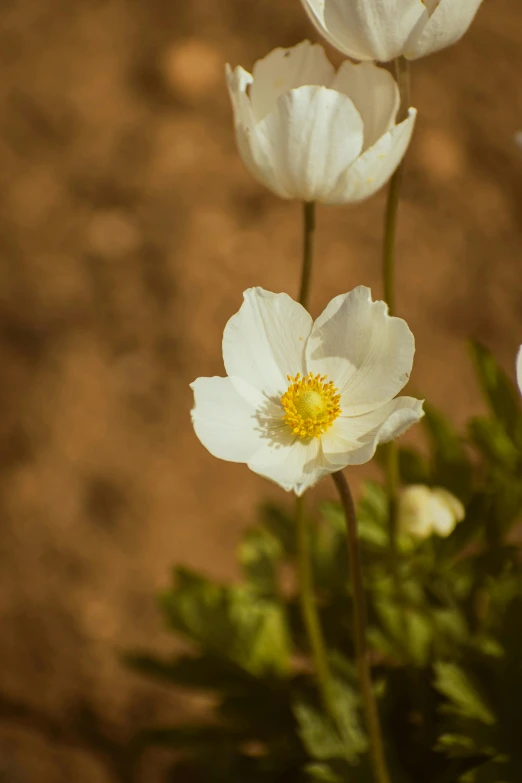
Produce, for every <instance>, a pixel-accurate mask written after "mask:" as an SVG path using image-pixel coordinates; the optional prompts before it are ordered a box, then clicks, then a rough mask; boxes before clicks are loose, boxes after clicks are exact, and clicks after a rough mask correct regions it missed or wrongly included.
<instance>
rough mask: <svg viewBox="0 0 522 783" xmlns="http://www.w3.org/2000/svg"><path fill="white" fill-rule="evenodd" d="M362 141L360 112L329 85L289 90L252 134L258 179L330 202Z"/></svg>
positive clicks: (285, 193) (289, 193)
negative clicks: (327, 86)
mask: <svg viewBox="0 0 522 783" xmlns="http://www.w3.org/2000/svg"><path fill="white" fill-rule="evenodd" d="M362 144H363V123H362V120H361V116H360V114H359V112H358V111H357V109H356V108H355V106H354V105H353V103H352V101H351V100H350V99H349V98H347V97H346V96H345V95H343V94H342V93H339V92H337V91H336V90H329V89H327V88H326V87H314V86H311V87H299V88H297V89H296V90H291V91H290V92H287V93H285V94H284V95H282V96H281V97H280V98H279V100H278V102H277V108H276V110H275V111H274V112H272V113H271V114H269V115H268V116H267V117H265V119H264V120H262V121H261V122H260V123H258V124H257V125H256V126H255V127H254V128H253V130H252V132H251V134H250V150H251V155H252V159H253V161H254V165H255V167H256V171H257V177H258V179H259V180H260V181H261V182H262V183H263V184H264V185H266V186H267V187H268V188H270V189H271V190H273V191H274V192H275V193H277V195H279V196H282V197H286V198H298V199H301V200H303V201H319V202H328V201H329V199H330V196H331V193H332V192H335V190H336V189H337V187H338V186H337V183H338V181H339V178H340V177H341V176H342V175H343V173H344V172H345V171H346V169H347V168H348V167H349V166H350V164H351V163H352V162H353V161H354V160H355V159H356V158H357V156H358V155H359V153H360V152H361V149H362Z"/></svg>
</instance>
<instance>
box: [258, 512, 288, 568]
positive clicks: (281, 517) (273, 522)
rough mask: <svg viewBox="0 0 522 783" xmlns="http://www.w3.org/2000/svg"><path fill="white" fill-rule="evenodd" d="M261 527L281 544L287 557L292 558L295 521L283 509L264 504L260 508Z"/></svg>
mask: <svg viewBox="0 0 522 783" xmlns="http://www.w3.org/2000/svg"><path fill="white" fill-rule="evenodd" d="M260 516H261V525H262V526H263V527H264V528H266V530H268V531H269V532H270V533H271V534H272V535H273V536H274V537H275V538H276V539H277V540H278V541H279V543H280V544H281V547H282V549H283V552H284V553H285V555H286V556H287V557H294V555H295V552H296V533H295V519H294V517H293V516H292V515H291V514H290V513H289V512H288V511H287V510H286V509H284V508H282V507H280V506H276V505H275V504H273V503H265V504H264V505H263V506H262V507H261V513H260Z"/></svg>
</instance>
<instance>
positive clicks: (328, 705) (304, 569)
mask: <svg viewBox="0 0 522 783" xmlns="http://www.w3.org/2000/svg"><path fill="white" fill-rule="evenodd" d="M296 522H297V572H298V577H299V586H300V599H301V611H302V613H303V620H304V624H305V627H306V632H307V634H308V640H309V643H310V648H311V650H312V655H313V659H314V664H315V672H316V675H317V680H318V683H319V690H320V694H321V700H322V702H323V707H324V710H325V712H326V714H327V715H329V716H330V718H331V719H332V721H333V724H334V725H337V713H336V707H335V701H334V698H333V692H332V682H331V678H330V670H329V666H328V657H327V654H326V646H325V643H324V638H323V633H322V630H321V624H320V621H319V613H318V611H317V606H316V603H315V599H314V584H313V575H312V567H311V562H310V536H309V531H308V526H307V520H306V515H305V502H304V496H301V497H298V498H297V505H296Z"/></svg>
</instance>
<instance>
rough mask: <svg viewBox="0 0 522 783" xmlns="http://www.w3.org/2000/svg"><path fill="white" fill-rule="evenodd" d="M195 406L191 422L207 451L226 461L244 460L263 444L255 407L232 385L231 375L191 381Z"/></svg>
mask: <svg viewBox="0 0 522 783" xmlns="http://www.w3.org/2000/svg"><path fill="white" fill-rule="evenodd" d="M190 388H191V389H192V390H193V392H194V402H195V406H194V408H193V409H192V423H193V425H194V430H195V432H196V435H197V436H198V438H199V440H200V441H201V442H202V444H203V445H204V446H205V448H206V449H208V451H210V453H211V454H212V455H213V456H214V457H218V458H219V459H224V460H227V461H228V462H247V461H248V460H249V459H250V458H251V457H252V455H253V454H255V452H256V451H257V450H258V449H259V448H260V446H261V445H262V441H261V436H260V433H259V425H258V422H257V418H256V409H255V407H253V405H251V404H250V403H249V402H247V401H246V399H245V398H244V397H242V396H241V395H240V394H239V392H238V391H237V390H236V389H235V387H234V384H233V382H232V379H231V378H219V377H217V376H215V377H214V378H198V379H197V380H196V381H194V383H191V384H190Z"/></svg>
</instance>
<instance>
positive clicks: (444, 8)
mask: <svg viewBox="0 0 522 783" xmlns="http://www.w3.org/2000/svg"><path fill="white" fill-rule="evenodd" d="M481 2H482V0H440V3H439V4H438V5H437V7H436V8H435V10H434V11H433V13H432V15H431V16H430V17H429V19H428V20H427V21H426V24H424V25H422V26H421V29H420V30H419V28H417V30H416V33H414V34H413V35H412V36H411V38H410V40H409V41H408V43H407V46H406V47H405V56H406V57H408V58H409V59H411V60H415V59H417V58H418V57H423V56H424V55H426V54H431V52H437V51H439V49H444V48H445V47H446V46H451V44H454V43H456V42H457V41H458V40H460V38H462V36H463V35H464V33H465V32H466V31H467V29H468V27H469V26H470V24H471V22H472V21H473V19H474V17H475V14H476V13H477V11H478V9H479V6H480V4H481Z"/></svg>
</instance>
